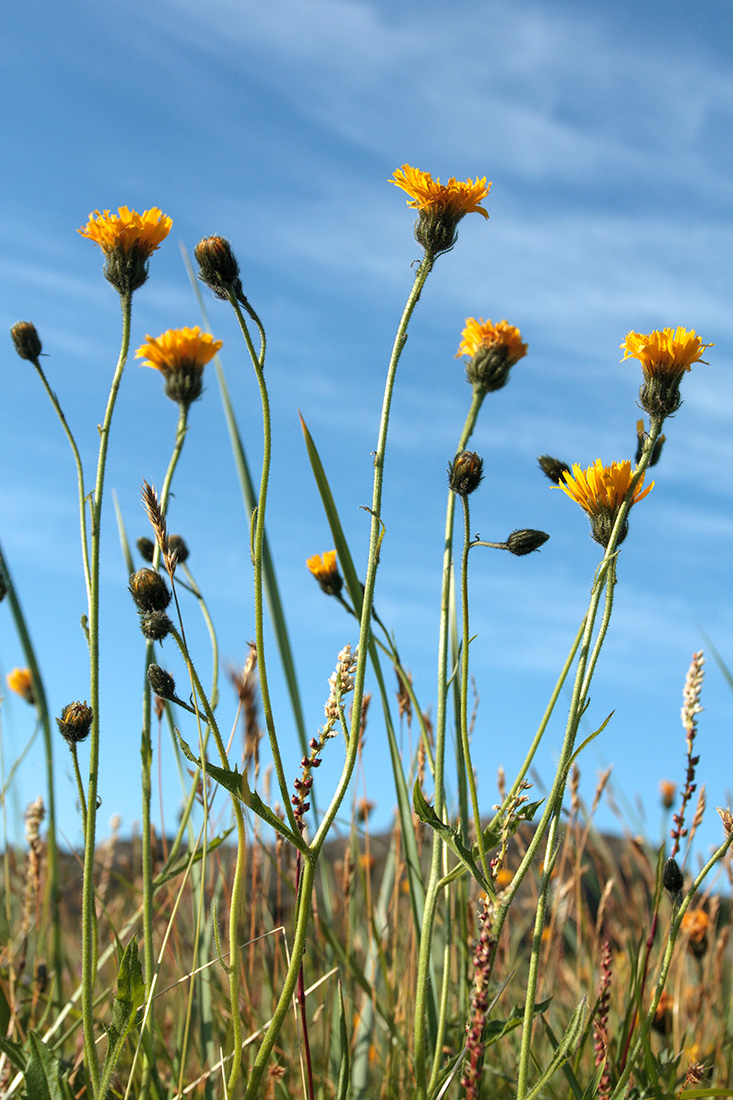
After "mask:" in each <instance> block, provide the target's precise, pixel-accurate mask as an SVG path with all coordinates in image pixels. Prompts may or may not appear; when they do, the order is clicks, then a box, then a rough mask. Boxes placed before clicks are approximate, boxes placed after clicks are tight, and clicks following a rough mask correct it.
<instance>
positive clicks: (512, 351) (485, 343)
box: [456, 317, 527, 393]
mask: <svg viewBox="0 0 733 1100" xmlns="http://www.w3.org/2000/svg"><path fill="white" fill-rule="evenodd" d="M461 337H462V339H461V343H460V345H459V347H458V351H457V352H456V359H458V358H460V356H462V355H465V356H468V357H469V358H468V362H467V363H466V378H467V380H468V381H469V382H470V383H471V385H472V386H473V388H474V391H476V390H478V391H479V392H481V393H491V392H493V391H494V390H500V389H501V388H502V386H505V385H506V382H507V379H508V377H509V371H510V369H511V368H512V367H513V366H514V364H515V363H516V362H517V360H518V359H522V358H523V356H525V355H526V354H527V345H526V344H525V343H524V341H523V340H522V334H521V333H520V331H519V329H518V328H515V326H514V325H510V324H509V323H508V322H507V321H499V323H498V324H496V325H495V324H494V323H493V321H484V319H483V317H479V319H478V320H476V318H475V317H467V318H466V327H465V328H464V330H463V332H462V333H461Z"/></svg>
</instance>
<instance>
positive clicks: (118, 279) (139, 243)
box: [79, 206, 173, 295]
mask: <svg viewBox="0 0 733 1100" xmlns="http://www.w3.org/2000/svg"><path fill="white" fill-rule="evenodd" d="M172 225H173V222H172V221H171V219H170V218H169V217H168V215H167V214H164V213H163V212H162V210H159V209H158V208H157V206H155V207H153V209H152V210H146V211H145V212H144V213H143V214H138V213H137V212H136V211H135V210H128V208H127V207H126V206H121V207H120V208H119V211H118V213H117V214H111V213H110V212H109V210H105V211H104V213H103V214H100V212H99V210H95V211H94V213H93V214H90V215H89V221H88V222H87V224H86V225H83V226H82V227H81V229H80V230H79V232H80V233H81V235H82V237H87V238H88V239H89V240H90V241H94V243H95V244H98V245H99V247H100V248H101V249H102V251H103V252H104V256H105V263H104V277H105V279H107V281H108V282H110V283H111V284H112V286H113V287H114V288H115V290H117V291H119V293H120V294H121V295H129V294H132V292H133V291H134V290H137V289H138V288H139V287H141V286H142V285H143V283H144V282H145V280H146V279H147V277H148V260H149V259H150V257H151V256H152V254H153V252H155V250H156V248H158V247H159V245H160V244H161V242H162V241H164V240H165V238H166V237H167V236H168V234H169V233H170V231H171V226H172Z"/></svg>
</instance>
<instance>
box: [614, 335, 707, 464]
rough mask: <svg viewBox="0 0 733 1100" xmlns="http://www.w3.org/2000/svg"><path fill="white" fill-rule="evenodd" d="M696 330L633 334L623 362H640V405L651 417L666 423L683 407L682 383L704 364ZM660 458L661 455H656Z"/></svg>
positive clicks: (703, 346)
mask: <svg viewBox="0 0 733 1100" xmlns="http://www.w3.org/2000/svg"><path fill="white" fill-rule="evenodd" d="M714 346H715V345H714V344H703V342H702V340H701V339H700V337H699V336H698V335H697V333H696V332H695V330H694V329H690V330H689V331H688V329H686V328H676V329H672V328H665V329H661V330H656V331H655V332H650V333H648V334H647V335H644V333H641V332H630V333H629V334H628V335H627V337H626V339H625V340H624V342H623V344H621V350H622V351H623V353H624V359H638V360H639V362H640V363H641V369H642V372H643V374H644V384H643V385H642V387H641V389H640V390H639V404H640V405H641V407H642V409H644V410H645V412H648V413H649V415H650V416H651V417H652V418H656V419H657V420H664V418H665V416H672V415H673V414H674V413H676V412H677V410H678V409H679V407H680V405H681V404H682V398H681V397H680V382H681V381H682V378H683V376H684V373H685V371H688V370H689V369H690V367H691V366H692V364H693V363H698V362H699V363H704V362H705V360H704V359H703V358H702V355H703V352H704V351H705V349H706V348H712V347H714ZM657 457H658V456H657Z"/></svg>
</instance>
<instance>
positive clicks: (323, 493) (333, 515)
mask: <svg viewBox="0 0 733 1100" xmlns="http://www.w3.org/2000/svg"><path fill="white" fill-rule="evenodd" d="M299 415H300V426H301V428H302V429H303V438H304V439H305V446H306V450H307V451H308V458H309V459H310V464H311V469H312V470H313V477H314V478H315V481H316V485H317V487H318V492H319V493H320V497H321V503H322V504H323V509H324V511H325V513H326V519H327V520H328V526H329V527H330V528H331V535H332V537H333V541H334V546H335V548H336V554H337V557H338V560H339V565H340V566H341V572H342V573H343V575H344V580H345V581H346V588H347V589H348V592H349V596H350V597H351V603H352V606H353V608H354V611H355V612H356V615H357V617H360V616H361V599H362V590H361V584H360V582H359V578H358V576H357V573H356V569H355V568H354V562H353V559H352V557H351V551H350V550H349V544H348V543H347V541H346V536H345V535H344V529H343V527H342V526H341V519H340V518H339V514H338V509H337V508H336V502H335V500H334V499H333V493H332V492H331V487H330V485H329V484H328V478H327V477H326V471H325V470H324V469H323V464H322V462H321V459H320V455H319V454H318V450H317V449H316V445H315V443H314V442H313V439H312V437H311V434H310V432H309V431H308V428H307V427H306V423H305V420H304V419H303V417H302V415H301V414H299Z"/></svg>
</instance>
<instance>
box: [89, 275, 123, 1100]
mask: <svg viewBox="0 0 733 1100" xmlns="http://www.w3.org/2000/svg"><path fill="white" fill-rule="evenodd" d="M120 303H121V306H122V343H121V347H120V354H119V358H118V360H117V366H116V368H115V373H114V377H113V379H112V387H111V389H110V393H109V398H108V400H107V409H106V411H105V414H104V420H103V422H102V425H101V427H100V428H99V435H100V439H99V456H98V459H97V478H96V482H95V486H94V496H93V498H92V501H91V509H90V510H91V569H90V573H89V582H90V583H89V668H90V688H89V691H90V696H91V708H92V711H93V714H94V719H93V721H92V730H91V738H90V746H89V786H88V788H87V820H86V828H85V830H84V878H83V882H82V911H81V935H82V941H81V944H82V946H81V956H82V957H81V980H82V994H81V1007H82V1026H83V1029H84V1056H85V1061H86V1066H87V1073H88V1074H89V1078H90V1081H91V1085H92V1092H93V1095H94V1097H95V1100H104V1098H100V1097H99V1082H100V1076H99V1059H98V1057H97V1048H96V1046H95V1043H94V1011H93V1009H94V978H95V970H96V967H95V961H94V955H95V941H96V927H95V926H96V915H95V912H94V848H95V837H96V826H97V787H98V781H99V729H100V723H99V564H100V550H101V533H102V532H101V522H102V496H103V492H104V474H105V469H106V465H107V448H108V446H109V433H110V427H111V424H112V414H113V412H114V407H115V402H116V400H117V393H118V391H119V388H120V382H121V381H122V372H123V370H124V369H125V362H126V360H127V353H128V350H129V347H130V319H131V315H132V293H131V292H128V293H125V294H120Z"/></svg>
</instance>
